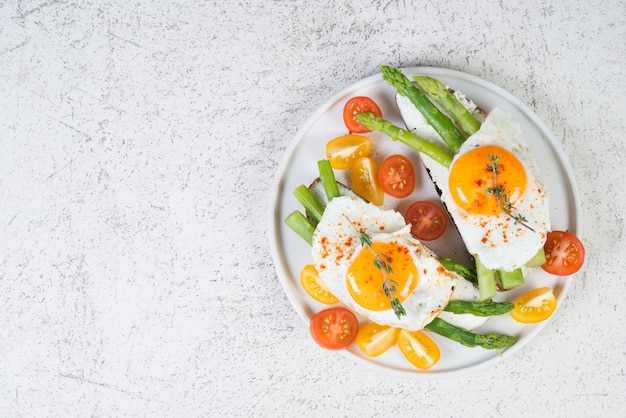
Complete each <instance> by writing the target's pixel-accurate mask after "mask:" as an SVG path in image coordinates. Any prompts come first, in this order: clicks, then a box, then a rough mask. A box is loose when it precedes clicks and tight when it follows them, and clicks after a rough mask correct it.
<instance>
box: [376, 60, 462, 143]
mask: <svg viewBox="0 0 626 418" xmlns="http://www.w3.org/2000/svg"><path fill="white" fill-rule="evenodd" d="M380 70H381V72H382V75H383V79H385V81H387V83H389V84H390V85H392V86H393V87H395V88H396V90H398V93H400V94H401V95H403V96H406V97H407V98H408V99H409V100H411V103H413V104H414V105H415V107H417V109H418V110H419V111H420V112H421V113H422V115H424V118H425V119H426V121H427V122H428V124H429V125H430V126H432V127H433V129H435V131H436V132H437V133H438V134H439V136H441V139H443V141H444V142H445V143H446V145H448V147H449V148H450V150H451V151H452V152H453V153H454V154H456V153H457V152H458V151H459V148H460V147H461V144H462V143H463V141H464V140H465V138H463V134H462V133H461V131H459V130H458V129H457V127H456V125H455V124H454V122H452V120H450V118H449V117H447V116H446V115H444V114H443V113H442V112H441V110H439V109H438V108H437V106H435V105H434V104H432V102H431V101H430V100H429V99H428V96H426V93H424V91H423V90H420V89H419V88H418V87H416V86H415V85H414V84H413V83H412V82H411V80H409V79H408V78H407V77H406V76H405V75H404V74H403V73H402V71H400V70H398V69H397V68H392V67H388V66H386V65H383V66H382V67H380Z"/></svg>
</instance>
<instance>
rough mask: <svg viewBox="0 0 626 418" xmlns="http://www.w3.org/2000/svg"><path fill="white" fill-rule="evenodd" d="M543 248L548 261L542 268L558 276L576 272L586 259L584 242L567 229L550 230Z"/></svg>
mask: <svg viewBox="0 0 626 418" xmlns="http://www.w3.org/2000/svg"><path fill="white" fill-rule="evenodd" d="M543 250H544V252H545V253H546V263H545V264H544V265H543V266H541V268H543V269H544V270H545V271H547V272H548V273H551V274H556V275H557V276H569V275H570V274H574V273H576V272H577V271H578V270H580V268H581V267H582V266H583V262H584V261H585V247H584V246H583V243H582V242H580V240H579V239H578V238H577V237H576V236H575V235H574V234H571V233H569V232H566V231H551V232H548V239H547V240H546V243H545V244H544V246H543Z"/></svg>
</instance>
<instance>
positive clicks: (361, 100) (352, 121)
mask: <svg viewBox="0 0 626 418" xmlns="http://www.w3.org/2000/svg"><path fill="white" fill-rule="evenodd" d="M357 113H373V114H375V115H376V116H382V115H383V112H382V111H381V110H380V107H378V105H377V104H376V102H375V101H373V100H372V99H370V98H369V97H365V96H357V97H353V98H351V99H350V100H348V101H347V102H346V104H345V106H344V107H343V122H344V123H345V124H346V128H348V130H349V131H350V132H354V133H359V134H362V133H365V132H371V131H370V130H369V129H367V128H366V127H365V126H363V125H362V124H361V122H359V121H358V120H356V117H355V115H356V114H357Z"/></svg>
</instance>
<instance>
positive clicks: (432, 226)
mask: <svg viewBox="0 0 626 418" xmlns="http://www.w3.org/2000/svg"><path fill="white" fill-rule="evenodd" d="M404 220H405V221H406V223H410V224H411V234H413V235H414V236H415V237H416V238H417V239H419V240H422V241H432V240H435V239H437V238H439V237H440V236H442V235H443V233H444V232H445V230H446V227H447V226H448V216H447V215H446V212H445V211H444V210H443V208H442V207H441V206H439V205H437V204H436V203H433V202H429V201H427V200H420V201H418V202H415V203H413V204H412V205H411V206H409V208H408V209H407V211H406V213H405V215H404Z"/></svg>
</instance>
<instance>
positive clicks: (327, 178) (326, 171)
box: [317, 160, 340, 202]
mask: <svg viewBox="0 0 626 418" xmlns="http://www.w3.org/2000/svg"><path fill="white" fill-rule="evenodd" d="M317 168H318V169H319V172H320V180H321V181H322V186H324V192H326V198H327V199H328V201H329V202H330V201H331V200H333V199H334V198H335V197H338V196H340V193H339V186H338V185H337V180H335V172H334V171H333V167H332V166H331V165H330V161H328V160H319V161H318V162H317Z"/></svg>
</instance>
